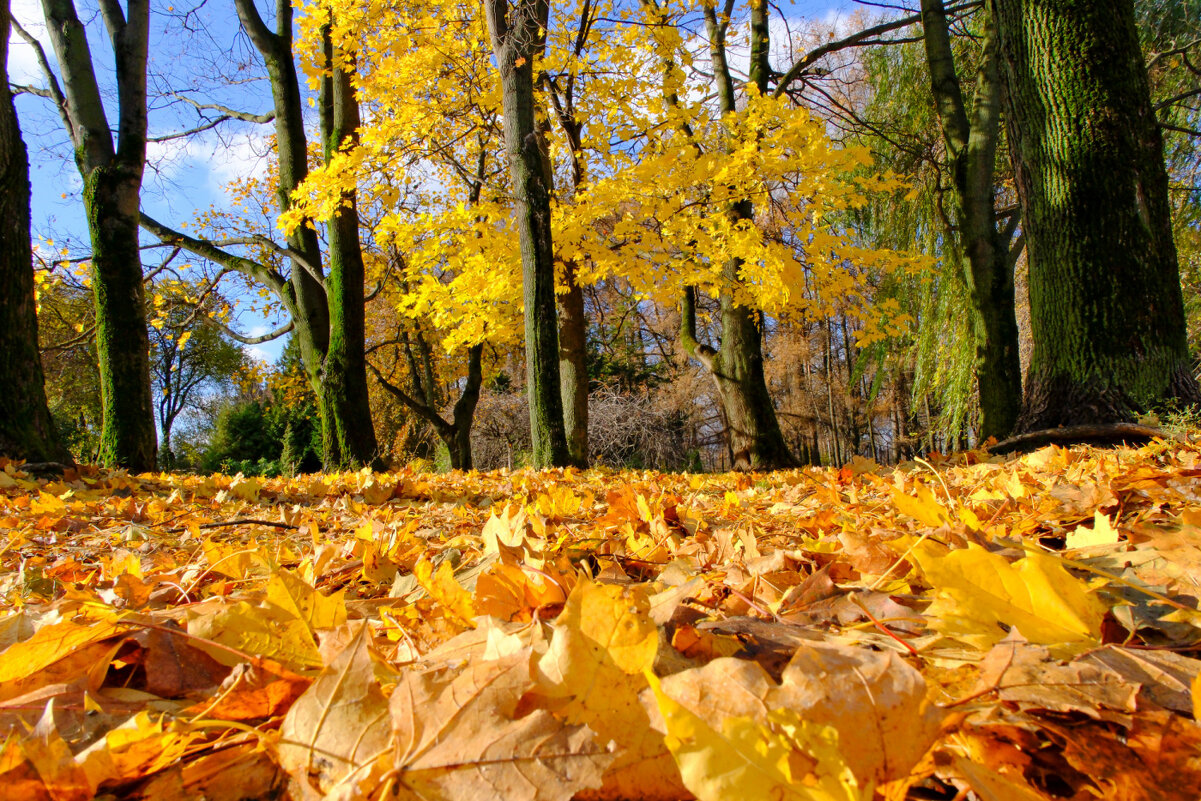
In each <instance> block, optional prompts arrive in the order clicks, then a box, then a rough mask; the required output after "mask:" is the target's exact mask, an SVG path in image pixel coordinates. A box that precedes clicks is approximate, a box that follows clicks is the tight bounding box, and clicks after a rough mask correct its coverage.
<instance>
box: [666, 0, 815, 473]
mask: <svg viewBox="0 0 1201 801" xmlns="http://www.w3.org/2000/svg"><path fill="white" fill-rule="evenodd" d="M730 8H732V4H727V9H730ZM704 14H705V30H706V32H707V33H708V37H709V52H710V56H711V59H712V62H713V73H714V77H715V80H716V81H717V97H718V102H719V104H720V106H719V107H720V110H721V113H722V114H723V115H732V114H734V113H735V112H736V111H737V101H736V99H735V94H734V81H733V78H732V77H731V73H730V65H729V62H728V60H727V54H726V34H727V32H728V30H729V25H730V17H729V11H728V10H727V11H725V12H723V13H722V15H721V16H720V17H719V15H718V11H717V7H716V5H714V3H713V2H711V1H710V0H706V2H705V3H704ZM767 15H768V5H767V3H765V2H758V3H752V4H751V63H750V75H749V81H748V84H747V85H748V86H750V87H754V89H753V91H754V92H755V93H756V94H757V95H759V96H764V95H766V94H767V82H768V79H769V76H770V75H771V68H770V66H769V65H768V48H769V39H768V21H767ZM725 213H726V215H727V217H728V219H729V221H730V223H731V225H732V226H735V227H737V226H738V225H739V224H740V223H743V222H746V223H753V222H754V219H755V209H754V205H753V203H752V201H751V200H750V198H740V199H737V200H735V201H734V202H732V203H730V204H729V205H728V206H727V208H726V210H725ZM743 261H744V260H743V259H742V258H740V257H738V256H734V257H731V258H729V259H727V260H726V263H725V265H724V266H723V268H722V276H723V278H724V279H725V280H726V282H727V283H728V284H729V285H730V286H729V288H728V289H727V291H724V292H723V293H722V295H721V342H720V344H719V345H718V347H717V348H713V347H711V346H708V345H705V344H703V343H701V342H699V341H698V340H697V329H696V309H695V296H694V294H693V291H692V290H688V291H687V292H686V293H685V296H684V311H683V314H682V315H681V320H682V329H681V338H682V340H683V343H684V347H685V349H686V350H687V351H688V352H689V353H690V354H691V355H692V356H693V357H694V358H695V359H697V360H698V361H700V362H701V364H703V365H704V366H705V368H706V369H707V370H708V371H709V372H710V373H711V374H712V375H713V380H714V381H715V382H716V384H717V391H718V394H719V396H720V397H721V405H722V409H723V410H724V412H725V418H726V427H727V432H728V434H727V436H728V438H729V446H730V452H731V454H732V457H733V466H734V469H736V470H773V469H776V468H781V467H792V466H793V465H795V464H796V461H795V459H793V456H792V454H791V453H789V451H788V446H787V444H785V442H784V435H783V433H782V432H781V430H780V422H779V420H778V419H777V418H776V409H775V406H774V405H773V404H772V399H771V395H770V394H769V393H768V391H767V379H766V377H765V376H764V372H763V325H764V317H763V314H762V313H761V312H759V311H757V310H756V309H754V308H751V307H750V306H748V305H747V304H746V303H745V302H744V301H742V300H741V299H739V298H738V297H736V295H735V294H734V291H733V289H734V285H735V284H737V283H739V282H741V281H742V280H743V276H742V266H743Z"/></svg>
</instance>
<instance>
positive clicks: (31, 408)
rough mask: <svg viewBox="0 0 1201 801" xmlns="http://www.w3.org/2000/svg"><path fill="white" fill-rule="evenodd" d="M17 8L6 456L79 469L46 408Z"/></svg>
mask: <svg viewBox="0 0 1201 801" xmlns="http://www.w3.org/2000/svg"><path fill="white" fill-rule="evenodd" d="M9 19H10V11H9V3H8V1H7V0H4V2H0V31H4V32H5V35H4V36H3V37H2V39H3V41H0V69H2V70H3V72H2V73H0V77H3V81H2V82H0V298H4V302H2V303H0V383H3V385H4V391H3V392H0V454H2V455H4V456H8V457H11V458H15V459H24V460H26V461H30V462H64V463H68V464H69V463H71V461H72V459H71V454H70V453H69V452H68V451H67V449H66V448H65V447H63V445H62V443H61V442H60V441H59V439H58V435H57V433H56V431H55V429H54V421H53V419H52V418H51V417H50V410H49V408H48V407H47V405H46V385H45V379H44V376H43V374H42V359H41V355H40V354H39V353H38V318H37V311H36V303H35V300H34V281H33V253H32V248H31V247H30V244H29V160H28V156H27V154H26V152H25V142H24V141H23V140H22V139H21V129H20V126H19V124H18V122H17V110H16V108H15V107H14V106H13V99H12V94H11V93H10V92H9V88H8V34H7V31H8V28H9Z"/></svg>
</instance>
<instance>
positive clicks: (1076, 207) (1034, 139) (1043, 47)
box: [991, 0, 1198, 433]
mask: <svg viewBox="0 0 1201 801" xmlns="http://www.w3.org/2000/svg"><path fill="white" fill-rule="evenodd" d="M991 5H992V8H993V9H995V11H996V14H997V20H998V29H999V32H1000V42H1001V51H1002V54H1003V61H1004V65H1005V77H1006V80H1007V83H1008V89H1009V91H1008V93H1007V97H1008V101H1009V105H1010V117H1011V120H1012V131H1011V139H1012V147H1013V149H1014V156H1015V158H1014V163H1015V167H1016V174H1017V186H1018V193H1019V196H1020V198H1021V202H1022V209H1023V221H1024V222H1023V225H1024V226H1025V232H1026V236H1027V241H1028V245H1029V258H1030V307H1031V309H1030V311H1031V329H1032V333H1033V337H1034V353H1033V356H1032V359H1031V365H1030V375H1029V378H1028V381H1027V388H1026V395H1025V400H1024V406H1023V410H1022V414H1021V417H1020V419H1019V421H1018V425H1017V427H1016V430H1017V431H1018V432H1019V433H1020V432H1026V431H1033V430H1038V429H1043V428H1052V427H1056V426H1061V425H1077V424H1084V423H1111V422H1120V421H1128V420H1132V419H1133V418H1134V416H1135V415H1136V413H1137V412H1139V411H1142V410H1146V409H1149V408H1151V407H1153V406H1154V405H1156V404H1158V403H1161V402H1164V401H1167V400H1171V399H1176V400H1180V401H1184V402H1189V403H1191V402H1195V401H1197V400H1198V389H1197V385H1196V382H1195V381H1194V379H1193V377H1192V375H1191V372H1190V370H1189V362H1188V348H1187V342H1186V338H1185V318H1184V306H1183V300H1182V296H1181V290H1180V276H1179V271H1178V267H1177V262H1176V250H1175V245H1174V243H1173V241H1172V230H1171V221H1170V218H1169V206H1168V197H1167V188H1168V181H1167V174H1166V172H1165V170H1164V162H1163V143H1162V139H1161V136H1160V131H1159V127H1158V124H1157V122H1156V118H1155V114H1154V110H1153V109H1152V107H1151V100H1150V92H1149V89H1148V83H1147V74H1146V67H1145V64H1144V61H1143V56H1142V53H1141V51H1140V49H1139V42H1138V35H1137V31H1136V29H1135V19H1134V8H1133V5H1132V3H1131V2H1130V0H1040V2H1034V1H1033V0H992V4H991Z"/></svg>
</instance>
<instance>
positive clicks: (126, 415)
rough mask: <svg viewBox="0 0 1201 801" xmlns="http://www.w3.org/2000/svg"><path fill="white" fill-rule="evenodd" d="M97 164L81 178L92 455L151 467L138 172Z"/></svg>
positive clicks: (108, 461)
mask: <svg viewBox="0 0 1201 801" xmlns="http://www.w3.org/2000/svg"><path fill="white" fill-rule="evenodd" d="M133 173H134V170H132V169H126V168H125V167H123V166H103V167H97V168H95V169H93V170H91V171H90V173H89V174H88V175H86V176H85V177H84V188H83V204H84V209H85V211H86V212H87V219H88V228H89V230H90V231H91V240H92V293H93V296H94V298H95V304H96V352H97V354H98V356H99V362H100V397H101V400H102V403H103V409H104V425H103V428H102V430H101V435H100V461H101V463H103V464H109V465H120V466H122V467H128V468H129V469H130V470H133V471H142V470H152V469H154V465H155V456H156V454H157V451H158V444H157V442H156V440H155V432H154V411H153V404H152V401H151V398H150V361H149V357H148V355H147V354H148V353H149V350H150V337H149V335H148V334H147V332H146V312H145V308H146V305H145V291H144V289H143V286H142V269H141V256H140V250H139V248H138V217H137V214H138V196H139V191H138V190H139V186H140V178H141V176H140V175H134V174H133Z"/></svg>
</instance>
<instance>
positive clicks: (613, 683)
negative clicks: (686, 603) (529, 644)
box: [537, 581, 684, 798]
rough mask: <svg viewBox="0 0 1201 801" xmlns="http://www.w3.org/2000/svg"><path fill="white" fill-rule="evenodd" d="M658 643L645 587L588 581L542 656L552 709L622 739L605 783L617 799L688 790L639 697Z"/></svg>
mask: <svg viewBox="0 0 1201 801" xmlns="http://www.w3.org/2000/svg"><path fill="white" fill-rule="evenodd" d="M658 646H659V630H658V628H657V627H656V626H655V624H654V622H653V621H652V620H651V619H650V598H649V595H648V593H647V591H646V589H645V588H643V587H623V586H620V585H616V584H594V583H592V582H590V581H581V582H580V583H579V584H577V585H576V586H575V589H573V590H572V592H571V595H570V596H569V597H568V599H567V604H566V605H565V606H564V608H563V612H562V613H561V614H560V615H559V617H558V619H557V620H556V621H555V624H554V627H553V629H552V634H551V641H550V647H549V648H548V649H547V651H546V653H545V654H543V656H542V658H541V659H539V660H538V665H537V678H538V692H539V693H541V694H543V695H544V697H545V698H546V699H547V700H546V703H547V704H548V705H549V707H550V708H551V709H553V710H554V711H555V713H556V714H558V715H561V716H562V717H564V718H565V719H566V720H567V721H568V722H569V723H572V724H583V725H586V726H588V727H589V728H591V729H592V730H593V731H595V732H596V733H597V735H598V737H599V738H600V741H601V742H602V743H604V742H609V741H613V742H614V743H616V745H617V747H618V749H619V750H618V753H617V756H616V758H615V759H614V761H613V763H612V765H610V767H609V769H608V771H606V773H605V780H604V785H603V788H602V790H603V792H606V793H607V794H608V795H609V797H625V796H632V795H638V794H643V795H646V794H648V793H649V794H650V795H649V796H648V797H661V798H678V797H680V795H681V793H682V791H683V789H684V788H683V786H682V785H681V783H680V777H679V771H678V770H677V769H676V768H675V764H674V763H673V762H672V760H671V756H670V755H669V754H668V752H667V749H666V746H665V745H664V743H663V738H662V737H661V736H659V735H658V734H657V733H656V732H655V731H654V730H652V729H651V726H650V718H649V716H648V715H647V713H646V710H645V708H644V707H643V705H642V703H641V701H640V700H639V694H640V693H641V692H642V691H643V690H645V689H646V688H647V686H648V685H647V682H646V679H645V677H644V674H645V673H646V671H648V670H650V669H651V667H652V666H653V665H654V662H655V655H656V653H657V651H658ZM650 788H653V790H651V789H650ZM656 794H658V795H656Z"/></svg>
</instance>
